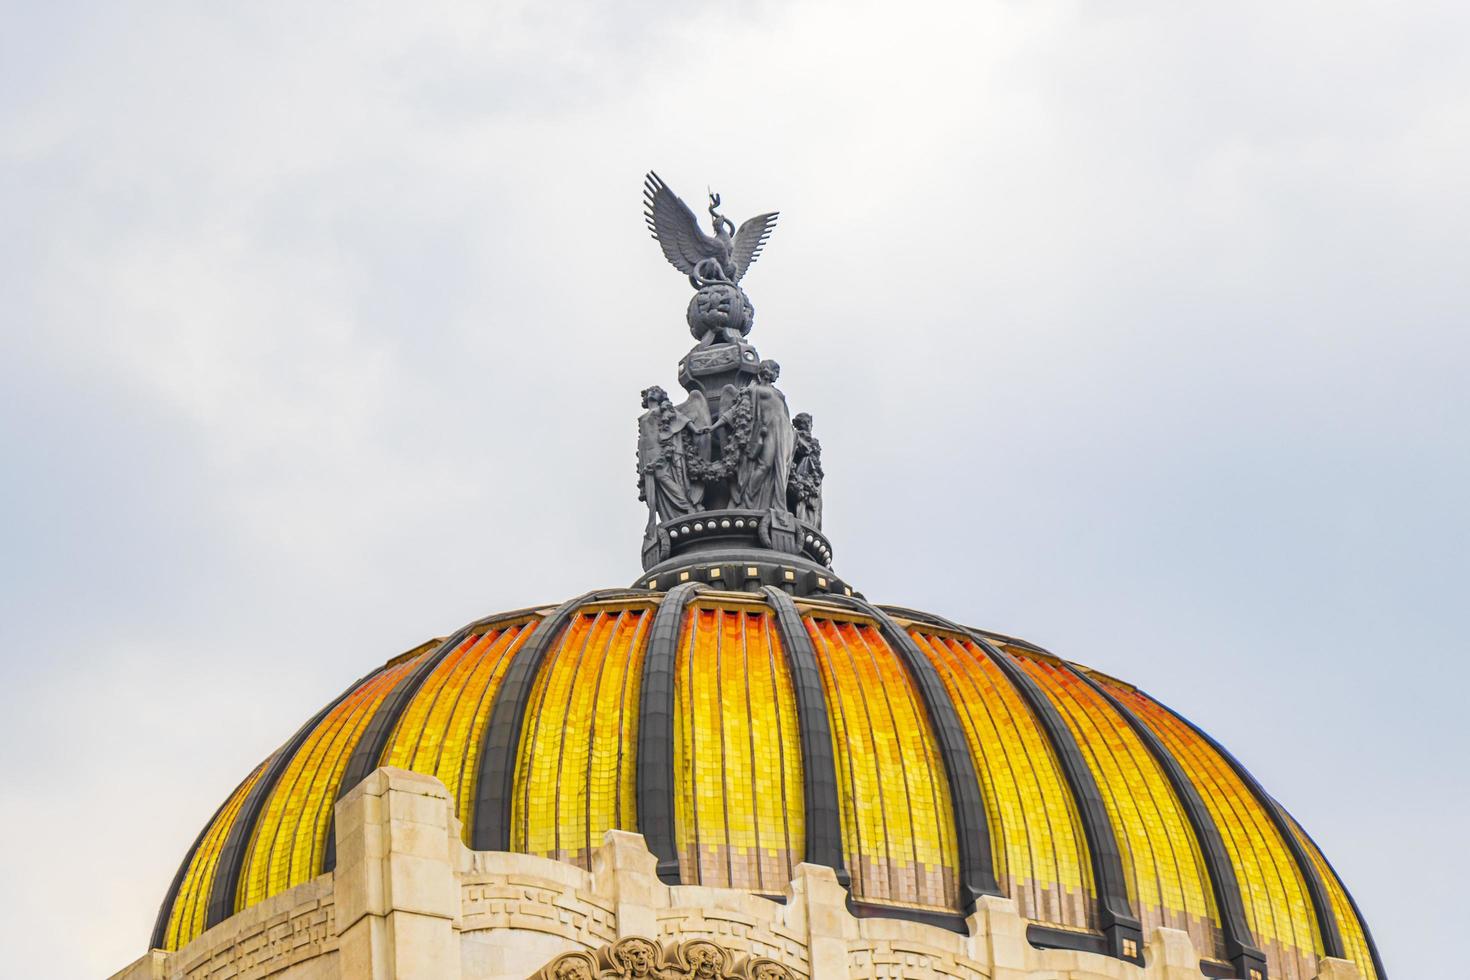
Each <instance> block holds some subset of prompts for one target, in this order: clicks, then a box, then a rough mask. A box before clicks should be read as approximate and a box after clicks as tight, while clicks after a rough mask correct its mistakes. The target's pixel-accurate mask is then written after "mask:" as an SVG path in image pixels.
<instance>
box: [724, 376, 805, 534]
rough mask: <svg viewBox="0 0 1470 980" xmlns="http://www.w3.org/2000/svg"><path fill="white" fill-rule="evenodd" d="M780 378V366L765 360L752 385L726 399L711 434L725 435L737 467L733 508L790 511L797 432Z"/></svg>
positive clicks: (732, 496)
mask: <svg viewBox="0 0 1470 980" xmlns="http://www.w3.org/2000/svg"><path fill="white" fill-rule="evenodd" d="M780 376H781V365H779V364H777V363H776V362H775V361H762V362H761V366H760V373H759V374H758V375H757V376H756V380H755V381H754V382H753V383H751V384H749V385H747V386H745V387H744V388H741V389H739V390H738V391H735V392H733V393H729V394H727V395H726V396H725V397H724V398H722V399H721V406H722V408H721V411H720V417H719V418H718V419H716V420H715V423H714V425H712V426H711V427H710V429H709V431H714V430H718V429H720V428H724V429H725V430H726V436H725V447H726V453H727V455H728V456H730V457H732V464H733V465H732V467H731V469H732V470H733V472H732V474H731V480H730V505H731V506H732V507H743V508H746V509H747V510H767V509H770V508H773V507H774V508H778V509H780V510H786V484H787V481H788V480H789V479H790V476H791V457H792V453H793V452H794V450H795V446H796V430H795V429H794V428H793V427H792V425H791V412H790V410H789V409H788V408H787V407H786V396H785V395H783V394H782V393H781V392H780V390H779V389H777V388H776V379H777V378H779V377H780ZM726 405H728V406H729V407H728V408H725V407H724V406H726Z"/></svg>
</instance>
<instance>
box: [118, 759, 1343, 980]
mask: <svg viewBox="0 0 1470 980" xmlns="http://www.w3.org/2000/svg"><path fill="white" fill-rule="evenodd" d="M336 828H337V866H336V869H335V871H334V872H333V873H330V874H325V875H322V876H321V877H319V878H316V879H314V880H313V881H311V882H308V883H306V884H304V885H301V886H298V887H296V888H293V889H291V890H289V891H287V892H284V893H282V894H280V895H276V896H274V897H273V898H270V899H268V900H266V901H265V902H262V903H260V904H259V905H256V906H253V907H251V908H249V909H246V910H245V911H243V912H240V913H238V914H237V915H234V916H232V917H230V918H229V919H226V920H225V921H224V922H221V923H220V924H219V925H217V926H215V927H214V928H212V929H209V930H208V931H206V932H205V933H204V934H203V935H201V936H200V937H199V938H198V939H196V940H195V941H194V942H192V943H190V944H189V945H188V946H185V947H184V948H183V949H181V950H178V951H177V952H172V953H167V952H163V951H161V950H154V951H152V952H150V953H149V954H147V955H146V956H144V957H143V958H141V959H139V960H138V961H137V962H135V963H133V964H131V965H130V966H129V967H127V968H126V969H124V970H123V971H121V972H120V973H118V974H116V975H115V976H114V978H113V980H256V978H264V977H280V978H285V980H338V978H342V980H400V978H401V980H408V978H425V980H428V978H433V980H526V978H528V977H531V976H533V975H536V974H538V973H540V972H541V971H543V970H549V971H551V973H547V974H543V975H554V973H555V972H556V970H561V971H562V972H564V973H565V974H566V975H567V976H568V977H576V978H578V980H582V978H583V976H584V975H585V977H586V980H593V977H594V976H597V975H600V974H598V973H597V971H599V970H604V969H606V968H607V964H610V963H613V964H615V962H616V957H617V955H620V954H619V952H618V951H619V950H622V949H624V948H625V947H626V944H627V943H628V941H630V940H633V939H643V940H647V942H648V943H649V944H651V946H650V947H649V948H651V949H654V950H663V951H673V952H668V953H667V955H669V956H673V957H675V958H677V957H678V956H684V955H686V953H685V952H680V951H687V950H690V949H695V950H699V949H704V950H706V951H707V950H708V949H709V948H710V947H713V948H714V949H716V950H718V951H719V953H718V955H719V956H720V957H722V958H723V961H724V962H725V963H726V964H727V965H728V969H729V970H732V971H735V972H732V973H730V976H731V977H736V976H737V975H739V976H745V975H749V976H751V977H762V978H764V977H767V976H769V977H781V976H786V977H790V978H791V980H847V978H849V977H866V978H874V980H880V978H881V980H890V978H891V980H1034V978H1036V977H1046V978H1048V980H1202V978H1203V976H1204V974H1203V973H1202V972H1201V970H1200V961H1199V954H1198V951H1197V950H1196V949H1195V948H1194V945H1193V943H1192V942H1191V941H1190V938H1189V936H1188V935H1187V934H1185V933H1183V932H1179V931H1176V930H1172V929H1156V930H1155V931H1154V933H1153V935H1151V936H1149V937H1147V942H1146V945H1145V950H1144V961H1145V965H1144V966H1141V967H1140V966H1137V965H1134V964H1132V963H1129V962H1125V961H1123V960H1120V959H1116V958H1113V957H1109V956H1104V955H1101V954H1099V953H1091V952H1082V951H1076V950H1058V949H1039V948H1037V947H1035V946H1032V945H1031V943H1030V942H1028V941H1027V938H1026V928H1027V922H1026V920H1024V919H1022V918H1021V917H1020V916H1019V915H1018V914H1017V911H1016V905H1015V903H1014V902H1012V901H1011V900H1009V899H1004V898H995V897H989V896H986V897H982V898H981V899H980V900H979V901H978V902H977V904H976V907H975V911H974V913H973V914H972V915H971V916H970V917H969V919H968V920H967V923H966V925H967V932H966V933H964V934H961V933H958V932H954V931H951V930H948V929H943V928H940V927H938V926H934V925H929V924H925V923H921V922H913V921H909V920H907V919H900V918H857V917H855V916H854V915H853V914H852V913H851V911H850V910H849V908H848V905H847V892H846V891H845V890H844V889H843V887H842V886H841V884H839V883H838V880H837V876H836V874H835V873H834V872H833V870H832V869H831V868H826V867H820V866H817V865H810V864H801V865H798V866H797V868H796V872H795V876H794V878H793V880H792V881H791V883H790V884H789V886H788V887H787V890H786V893H785V895H784V896H783V899H784V901H778V900H772V899H768V898H762V897H760V896H756V895H752V894H749V893H747V892H743V891H737V890H733V889H726V888H712V887H704V886H698V885H667V884H664V883H663V882H662V881H660V880H659V878H658V875H657V873H656V872H657V861H656V859H655V858H654V856H653V855H652V854H651V853H650V852H649V851H648V848H647V847H646V846H644V843H643V838H642V837H641V836H639V835H637V834H630V833H624V832H620V831H609V832H608V833H607V834H606V836H605V837H604V839H603V844H602V846H601V848H600V849H599V850H598V851H597V852H596V854H595V855H594V857H593V861H592V870H590V871H584V870H582V869H580V868H576V867H573V866H571V865H568V864H563V863H560V862H557V861H552V860H549V859H546V858H539V857H531V856H529V855H525V854H511V853H505V852H491V851H471V850H469V849H468V848H466V847H465V846H464V845H463V844H462V843H461V837H460V827H459V823H458V821H457V820H456V819H455V818H454V807H453V802H452V800H451V799H450V796H449V793H448V791H447V790H446V789H445V788H444V786H443V784H441V783H440V782H439V781H438V780H435V779H432V778H430V777H428V776H423V775H419V774H416V773H410V772H404V771H402V770H395V769H379V770H377V771H376V772H374V773H373V774H372V775H370V776H369V777H368V778H367V779H366V780H364V781H363V782H362V783H361V784H359V785H358V786H357V787H356V788H355V789H353V790H352V791H351V792H350V793H348V794H347V795H346V796H345V797H344V798H343V799H342V801H341V802H340V803H339V804H338V805H337V814H336ZM620 942H621V943H622V944H623V945H619V943H620ZM635 945H636V944H635ZM568 954H575V955H568ZM658 955H660V956H662V955H665V954H664V953H662V952H661V953H659V954H658ZM559 958H560V959H559ZM558 964H560V965H558ZM1318 978H1319V980H1359V975H1358V972H1357V970H1356V969H1354V968H1353V966H1352V965H1351V964H1349V963H1346V962H1344V961H1340V960H1323V961H1322V964H1321V966H1320V968H1319V971H1318Z"/></svg>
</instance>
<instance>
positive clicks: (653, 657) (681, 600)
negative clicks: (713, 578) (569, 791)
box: [637, 582, 705, 885]
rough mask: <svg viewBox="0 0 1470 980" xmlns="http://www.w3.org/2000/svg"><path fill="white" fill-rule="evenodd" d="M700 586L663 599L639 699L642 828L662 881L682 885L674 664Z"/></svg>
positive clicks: (686, 587) (684, 586)
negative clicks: (677, 822)
mask: <svg viewBox="0 0 1470 980" xmlns="http://www.w3.org/2000/svg"><path fill="white" fill-rule="evenodd" d="M704 588H705V586H704V585H703V584H702V583H699V582H685V583H683V584H682V585H676V586H674V587H673V588H672V589H670V590H669V591H668V593H667V594H665V595H664V597H663V601H662V602H660V603H659V607H658V612H656V613H654V614H653V626H652V627H651V628H650V630H649V634H648V652H647V653H646V654H645V655H644V658H643V689H642V691H641V692H640V693H639V701H638V705H639V707H638V767H637V780H638V830H639V832H640V833H642V834H643V840H644V842H645V843H646V844H647V845H648V850H649V851H650V852H651V853H652V854H653V856H654V857H656V858H658V877H659V880H661V881H663V882H664V883H665V884H668V885H677V884H679V848H678V845H677V844H676V843H675V840H674V810H675V805H674V804H675V801H674V793H675V786H676V779H677V774H676V773H675V771H674V664H675V661H676V659H677V657H678V653H679V638H680V637H681V636H682V635H683V629H684V616H685V613H686V612H687V611H688V609H689V604H690V603H691V602H693V601H694V597H695V595H696V593H698V592H700V591H703V589H704Z"/></svg>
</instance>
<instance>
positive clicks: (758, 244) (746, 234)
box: [730, 211, 781, 282]
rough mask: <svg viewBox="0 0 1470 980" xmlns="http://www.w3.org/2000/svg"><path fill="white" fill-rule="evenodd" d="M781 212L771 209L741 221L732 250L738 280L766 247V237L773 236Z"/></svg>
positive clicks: (736, 279) (737, 280)
mask: <svg viewBox="0 0 1470 980" xmlns="http://www.w3.org/2000/svg"><path fill="white" fill-rule="evenodd" d="M780 213H781V212H779V211H771V212H769V213H768V214H758V215H756V216H755V217H754V218H748V219H746V220H745V221H742V222H741V223H740V230H739V231H737V232H736V233H735V243H734V246H733V247H732V248H731V250H730V251H731V259H732V260H733V261H734V262H735V281H736V282H739V281H740V280H741V279H742V278H743V277H744V276H745V273H746V271H747V270H749V269H750V267H751V266H752V265H754V264H755V260H756V259H757V258H759V257H760V254H761V249H762V248H764V247H765V245H766V239H768V238H770V237H771V230H772V229H773V228H775V227H776V218H777V216H779V215H780Z"/></svg>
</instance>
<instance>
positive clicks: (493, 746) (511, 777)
mask: <svg viewBox="0 0 1470 980" xmlns="http://www.w3.org/2000/svg"><path fill="white" fill-rule="evenodd" d="M646 595H647V593H639V592H638V591H636V590H632V589H596V590H593V591H592V592H586V593H583V594H582V595H579V596H577V598H575V599H570V600H568V601H566V602H564V603H562V604H561V605H559V606H557V607H556V609H555V610H554V611H553V612H552V613H551V614H550V615H549V616H547V617H546V618H545V619H543V620H541V622H540V623H538V624H536V629H535V630H534V631H533V632H532V633H531V635H530V637H529V638H528V639H527V640H526V642H525V645H524V646H522V647H521V649H520V650H519V651H518V652H517V653H516V656H515V658H514V659H513V660H511V662H510V666H509V667H507V668H506V671H505V678H504V679H503V680H502V681H501V682H500V690H499V691H497V692H495V704H494V705H493V706H492V707H491V709H490V722H489V725H488V727H487V729H486V732H485V747H484V749H482V750H481V752H480V764H479V767H478V772H477V773H476V778H477V782H476V786H475V825H474V827H473V828H472V829H471V831H470V846H471V847H473V848H474V849H475V850H477V851H508V850H510V824H511V805H512V802H513V799H514V797H515V777H516V754H517V753H518V752H519V750H520V744H521V725H522V723H523V722H524V721H525V720H526V707H527V705H528V704H529V703H530V700H531V688H532V687H533V686H534V685H535V682H536V675H537V674H538V673H539V672H540V670H541V662H542V661H543V660H545V659H546V654H547V652H548V651H549V650H550V649H551V645H552V644H553V643H555V642H556V640H557V638H558V637H560V636H561V633H562V629H563V627H565V626H566V625H567V623H569V622H571V619H572V617H573V616H574V615H576V613H577V611H578V610H579V609H581V608H582V606H584V605H586V604H587V603H589V602H596V601H598V600H600V599H612V598H624V597H626V598H639V597H646Z"/></svg>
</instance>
